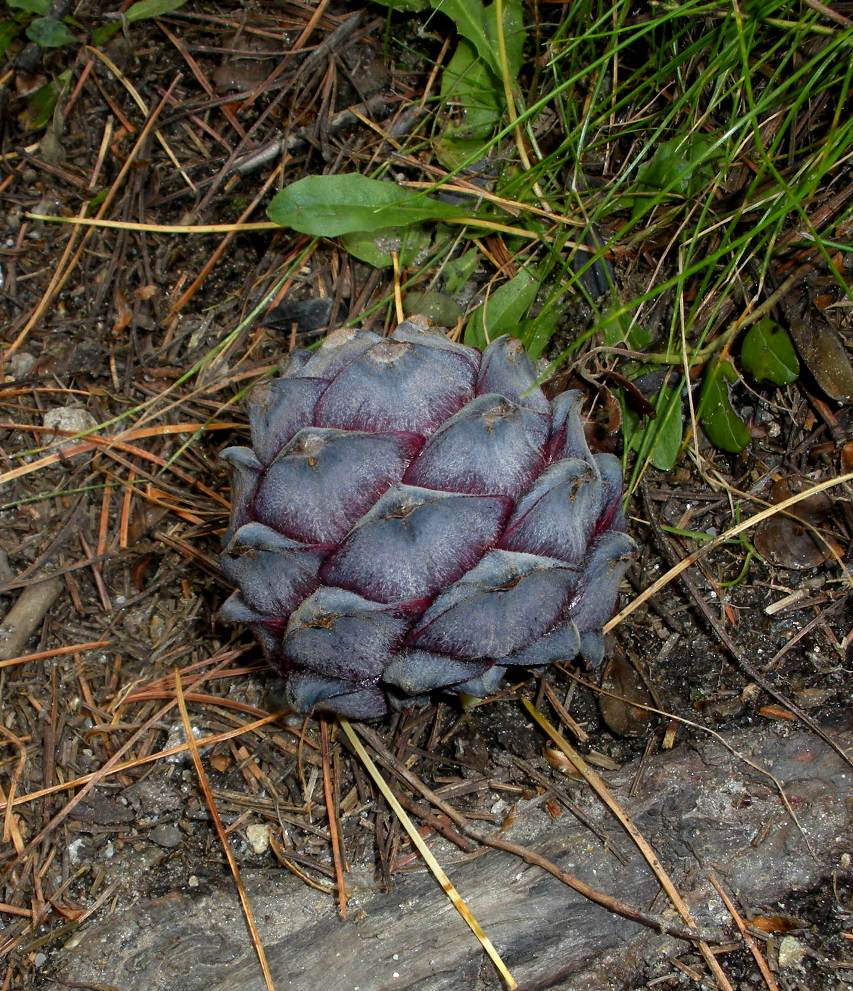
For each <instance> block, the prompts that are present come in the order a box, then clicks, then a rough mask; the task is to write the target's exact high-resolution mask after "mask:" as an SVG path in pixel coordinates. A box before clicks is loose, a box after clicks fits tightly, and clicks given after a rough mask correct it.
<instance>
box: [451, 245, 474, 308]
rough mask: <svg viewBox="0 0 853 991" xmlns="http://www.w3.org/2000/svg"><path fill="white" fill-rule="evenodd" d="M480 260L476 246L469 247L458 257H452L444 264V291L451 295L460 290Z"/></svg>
mask: <svg viewBox="0 0 853 991" xmlns="http://www.w3.org/2000/svg"><path fill="white" fill-rule="evenodd" d="M479 261H480V252H479V251H478V250H477V248H469V249H468V251H466V252H465V253H464V254H462V255H460V256H459V257H458V258H453V259H452V260H451V261H449V262H448V263H447V264H446V265H445V266H444V291H445V292H446V293H449V294H450V295H451V296H452V295H454V294H455V293H458V292H460V291H461V290H462V288H463V287H464V285H465V283H466V282H467V281H468V280H469V279H470V278H471V276H472V275H473V274H474V271H475V270H476V268H477V265H478V263H479Z"/></svg>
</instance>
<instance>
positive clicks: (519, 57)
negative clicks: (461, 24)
mask: <svg viewBox="0 0 853 991" xmlns="http://www.w3.org/2000/svg"><path fill="white" fill-rule="evenodd" d="M486 36H487V37H488V39H489V43H490V45H491V47H492V50H493V51H494V53H495V58H496V59H498V68H497V74H498V75H499V76H500V75H501V70H500V47H499V45H498V33H497V4H494V3H492V4H490V5H489V6H488V7H486ZM524 37H525V32H524V8H523V6H522V3H521V0H505V2H504V42H505V43H506V61H507V68H508V70H509V79H510V82H512V83H514V82H516V81H517V80H518V74H519V73H520V72H521V67H522V66H523V65H524V56H523V49H524Z"/></svg>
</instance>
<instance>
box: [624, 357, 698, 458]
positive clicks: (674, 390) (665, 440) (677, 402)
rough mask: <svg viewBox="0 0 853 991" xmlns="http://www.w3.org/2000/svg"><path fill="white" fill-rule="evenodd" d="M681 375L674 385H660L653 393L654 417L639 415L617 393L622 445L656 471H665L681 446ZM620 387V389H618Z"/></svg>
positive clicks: (676, 456)
mask: <svg viewBox="0 0 853 991" xmlns="http://www.w3.org/2000/svg"><path fill="white" fill-rule="evenodd" d="M681 388H682V386H681V379H680V377H679V378H678V379H677V380H676V384H675V385H671V386H666V385H665V386H661V388H660V389H659V390H658V393H657V396H656V397H655V401H654V405H655V412H656V415H655V418H654V419H646V418H641V417H640V416H639V415H638V414H637V412H636V411H635V409H634V407H633V405H631V404H630V403H629V402H628V401H627V400H626V398H625V394H624V392H622V394H621V405H622V430H623V432H624V435H625V446H626V447H627V448H628V449H629V450H631V451H636V452H637V454H638V455H639V457H640V458H641V459H642V460H643V461H645V460H646V459H648V460H649V461H650V462H651V463H652V464H653V465H654V466H655V468H657V469H658V470H659V471H669V470H670V469H671V468H672V466H673V465H674V464H675V462H676V461H677V460H678V454H679V451H680V450H681V436H682V432H683V424H682V418H681ZM620 391H621V390H620Z"/></svg>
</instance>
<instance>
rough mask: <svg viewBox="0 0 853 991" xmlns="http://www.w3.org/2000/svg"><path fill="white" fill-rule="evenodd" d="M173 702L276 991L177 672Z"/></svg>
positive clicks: (266, 978) (260, 959)
mask: <svg viewBox="0 0 853 991" xmlns="http://www.w3.org/2000/svg"><path fill="white" fill-rule="evenodd" d="M175 698H176V700H177V703H178V709H179V710H180V713H181V720H182V722H183V724H184V736H185V737H186V741H187V745H188V747H189V752H190V754H191V756H192V759H193V765H194V766H195V772H196V774H197V775H198V781H199V785H200V786H201V790H202V793H203V795H204V799H205V801H206V802H207V807H208V809H209V811H210V817H211V819H212V820H213V825H214V827H215V828H216V833H217V836H218V837H219V842H220V843H221V844H222V850H223V852H224V853H225V856H226V858H227V860H228V866H229V867H230V868H231V875H232V877H233V878H234V884H235V885H236V887H237V896H238V897H239V899H240V904H241V906H242V907H243V915H244V917H245V919H246V926H247V927H248V930H249V938H250V939H251V941H252V946H253V947H254V948H255V953H256V954H257V956H258V963H259V964H260V966H261V973H262V974H263V975H264V983H265V984H266V986H267V988H268V989H269V991H275V984H274V982H273V979H272V973H271V971H270V968H269V964H268V963H267V955H266V952H265V951H264V945H263V943H262V942H261V937H260V936H259V935H258V929H257V926H256V925H255V915H254V912H252V904H251V902H250V901H249V896H248V894H247V893H246V889H245V887H244V886H243V879H242V877H241V876H240V868H239V867H238V866H237V861H236V860H235V858H234V851H233V850H232V849H231V843H230V842H229V840H228V836H227V834H226V832H225V827H224V826H223V825H222V820H221V819H220V818H219V810H218V809H217V807H216V802H215V801H214V799H213V793H212V792H211V790H210V784H209V782H208V780H207V775H206V774H205V771H204V767H203V765H202V763H201V757H200V756H199V752H198V746H197V745H196V741H195V737H194V736H193V728H192V724H191V723H190V716H189V713H188V712H187V703H186V700H185V699H184V690H183V687H182V685H181V672H180V671H178V670H176V671H175Z"/></svg>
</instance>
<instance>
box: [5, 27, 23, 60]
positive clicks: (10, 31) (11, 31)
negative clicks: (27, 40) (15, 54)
mask: <svg viewBox="0 0 853 991" xmlns="http://www.w3.org/2000/svg"><path fill="white" fill-rule="evenodd" d="M20 33H21V28H20V25H18V24H16V23H15V22H14V21H3V22H2V23H0V55H2V54H3V53H4V52H5V51H6V49H7V48H8V47H9V45H11V44H12V42H13V41H14V40H15V38H17V37H18V35H19V34H20Z"/></svg>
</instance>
